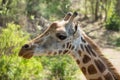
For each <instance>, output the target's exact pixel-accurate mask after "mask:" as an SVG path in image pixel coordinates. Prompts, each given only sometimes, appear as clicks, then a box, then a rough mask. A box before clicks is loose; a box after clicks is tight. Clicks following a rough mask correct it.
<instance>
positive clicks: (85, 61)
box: [83, 55, 91, 63]
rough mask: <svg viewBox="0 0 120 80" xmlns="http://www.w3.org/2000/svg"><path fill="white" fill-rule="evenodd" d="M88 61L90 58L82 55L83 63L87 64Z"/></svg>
mask: <svg viewBox="0 0 120 80" xmlns="http://www.w3.org/2000/svg"><path fill="white" fill-rule="evenodd" d="M90 60H91V58H90V57H88V56H87V55H84V58H83V63H88V62H89V61H90Z"/></svg>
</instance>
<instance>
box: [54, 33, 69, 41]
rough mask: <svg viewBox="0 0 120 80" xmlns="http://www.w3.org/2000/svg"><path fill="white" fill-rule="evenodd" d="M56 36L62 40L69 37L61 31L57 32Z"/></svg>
mask: <svg viewBox="0 0 120 80" xmlns="http://www.w3.org/2000/svg"><path fill="white" fill-rule="evenodd" d="M56 37H57V38H59V39H60V40H64V39H66V38H67V36H66V35H65V34H60V33H57V34H56Z"/></svg>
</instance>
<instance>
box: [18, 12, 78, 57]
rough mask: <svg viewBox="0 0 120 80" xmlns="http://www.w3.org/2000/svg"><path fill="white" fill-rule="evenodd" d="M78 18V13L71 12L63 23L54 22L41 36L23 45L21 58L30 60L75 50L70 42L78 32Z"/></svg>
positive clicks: (20, 53)
mask: <svg viewBox="0 0 120 80" xmlns="http://www.w3.org/2000/svg"><path fill="white" fill-rule="evenodd" d="M76 16H77V13H76V12H74V13H73V14H72V13H70V12H69V13H67V14H66V16H65V17H64V19H63V20H62V21H56V22H53V23H52V24H51V25H50V26H49V27H48V28H47V29H46V30H45V31H44V32H43V33H42V34H41V35H39V36H38V37H36V38H35V39H33V40H31V41H29V42H28V43H27V44H25V45H23V46H22V48H21V50H20V52H19V56H22V57H24V58H27V59H29V58H31V57H32V56H41V55H52V54H53V55H55V54H62V53H63V54H65V53H68V52H69V51H70V49H73V48H74V46H72V45H71V44H70V42H72V41H73V39H74V35H75V33H76V30H77V24H75V23H74V18H75V17H76ZM65 46H66V47H65Z"/></svg>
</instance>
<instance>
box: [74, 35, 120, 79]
mask: <svg viewBox="0 0 120 80" xmlns="http://www.w3.org/2000/svg"><path fill="white" fill-rule="evenodd" d="M78 40H80V42H81V43H79V44H78V46H77V48H76V50H75V51H73V54H72V56H73V57H74V58H75V60H76V62H77V64H78V65H79V67H80V69H81V71H82V72H83V74H84V75H85V77H86V78H87V80H120V76H119V75H118V73H117V71H115V69H114V70H110V68H113V66H112V65H111V63H110V62H109V61H108V60H107V59H106V58H105V57H103V55H102V54H101V51H100V50H99V48H98V47H97V45H96V44H95V43H94V42H93V41H92V40H91V39H90V38H89V37H87V36H86V35H85V34H83V36H81V37H79V39H78ZM105 60H106V61H105Z"/></svg>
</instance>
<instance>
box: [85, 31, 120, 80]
mask: <svg viewBox="0 0 120 80" xmlns="http://www.w3.org/2000/svg"><path fill="white" fill-rule="evenodd" d="M83 36H84V38H85V40H86V41H87V42H88V43H89V45H90V46H91V47H92V48H93V49H94V50H95V51H96V52H97V54H98V55H99V57H100V58H101V59H102V60H103V61H105V63H106V64H107V67H108V69H109V70H110V71H111V72H112V73H113V76H114V77H115V80H120V74H119V73H118V72H117V70H116V69H115V68H114V67H113V64H112V63H111V62H110V61H109V60H108V59H107V58H106V57H105V56H104V55H103V54H102V52H101V50H100V48H99V47H98V46H97V44H96V43H95V42H93V40H92V39H91V38H90V37H88V36H87V35H86V34H85V33H83Z"/></svg>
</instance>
